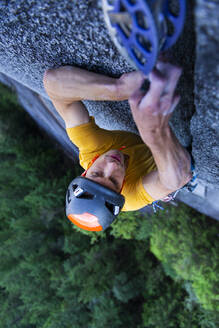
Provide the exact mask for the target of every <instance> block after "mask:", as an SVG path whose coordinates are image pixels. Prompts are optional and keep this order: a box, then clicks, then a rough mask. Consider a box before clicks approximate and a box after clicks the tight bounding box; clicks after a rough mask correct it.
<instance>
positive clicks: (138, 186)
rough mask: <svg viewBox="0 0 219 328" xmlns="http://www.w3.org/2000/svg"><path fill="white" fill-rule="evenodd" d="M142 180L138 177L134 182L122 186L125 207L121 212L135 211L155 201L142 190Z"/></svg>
mask: <svg viewBox="0 0 219 328" xmlns="http://www.w3.org/2000/svg"><path fill="white" fill-rule="evenodd" d="M142 179H143V177H142V176H140V177H139V178H138V179H137V180H136V181H133V182H128V183H126V184H125V185H124V189H123V190H122V194H123V196H124V197H125V205H124V206H123V208H122V211H124V212H125V211H137V210H139V209H141V208H143V207H145V206H147V205H149V204H151V203H153V202H154V201H155V200H154V199H153V198H152V197H151V196H150V195H149V194H148V193H147V192H146V190H145V189H144V186H143V181H142Z"/></svg>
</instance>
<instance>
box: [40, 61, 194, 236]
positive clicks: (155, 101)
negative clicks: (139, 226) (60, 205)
mask: <svg viewBox="0 0 219 328" xmlns="http://www.w3.org/2000/svg"><path fill="white" fill-rule="evenodd" d="M181 73H182V70H181V68H179V67H178V66H175V65H172V64H170V63H169V62H166V61H164V60H159V61H158V62H157V64H156V67H155V68H154V69H153V71H152V72H151V73H150V74H149V75H148V77H147V79H146V77H145V76H144V75H143V74H142V73H141V72H140V71H135V72H130V73H124V74H122V75H121V77H120V78H112V77H108V76H105V75H101V74H97V73H93V72H89V71H86V70H85V69H81V68H78V67H75V66H68V65H67V66H61V67H59V68H55V69H47V70H46V71H45V73H44V77H43V83H44V87H45V90H46V92H47V94H48V96H49V97H50V99H51V101H52V103H53V105H54V106H55V108H56V110H57V111H58V113H59V114H60V115H61V117H62V118H63V120H64V122H65V125H66V131H67V134H68V136H69V138H70V140H71V141H72V142H73V143H74V144H75V145H76V146H77V147H78V148H79V159H80V165H81V166H82V167H83V168H84V169H85V171H84V172H83V173H82V175H81V177H77V178H76V179H74V180H73V181H72V183H71V184H70V187H69V188H68V192H67V197H66V198H67V207H68V211H67V216H68V218H69V219H70V220H71V221H72V222H73V223H74V224H76V225H77V226H79V227H81V228H83V229H86V230H95V231H98V230H102V229H105V228H107V227H108V226H109V224H111V223H112V222H113V220H114V219H115V217H116V216H117V215H118V214H119V213H120V211H133V210H137V209H140V208H142V207H144V206H146V205H148V204H151V203H153V202H154V201H156V200H165V199H166V198H168V195H170V194H171V193H173V192H174V191H176V190H179V189H180V188H182V187H183V186H184V185H186V184H187V183H188V182H189V181H190V180H191V178H192V173H191V158H190V155H189V153H188V152H187V150H186V149H184V148H183V147H182V146H181V145H180V143H179V142H178V140H177V138H176V136H175V135H174V133H173V131H172V129H171V127H170V125H169V119H170V117H171V114H172V112H173V111H174V109H175V108H176V106H177V104H178V103H179V100H180V96H179V95H177V94H176V86H177V83H178V80H179V78H180V76H181ZM146 80H147V81H148V84H149V85H148V90H146V89H145V87H144V85H145V82H146ZM82 100H96V101H98V100H99V101H100V100H108V101H122V100H128V102H129V105H130V108H131V112H132V116H133V119H134V122H135V123H136V126H137V128H138V131H139V134H140V136H139V135H137V134H134V133H130V132H127V131H117V130H114V131H109V130H105V129H102V128H100V127H99V126H98V125H97V124H96V123H95V118H94V117H93V116H90V115H89V113H88V110H87V109H86V107H85V106H84V104H83V103H82Z"/></svg>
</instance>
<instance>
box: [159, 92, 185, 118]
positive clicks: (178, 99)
mask: <svg viewBox="0 0 219 328" xmlns="http://www.w3.org/2000/svg"><path fill="white" fill-rule="evenodd" d="M180 99H181V97H180V96H179V95H175V96H174V98H173V103H172V106H171V107H170V108H169V109H167V110H166V111H165V112H164V113H163V115H164V116H166V115H170V114H171V113H172V112H173V111H174V109H175V108H176V106H177V105H178V103H179V102H180Z"/></svg>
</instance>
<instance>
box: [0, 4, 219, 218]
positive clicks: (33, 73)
mask: <svg viewBox="0 0 219 328" xmlns="http://www.w3.org/2000/svg"><path fill="white" fill-rule="evenodd" d="M187 3H188V8H187V19H186V24H185V28H184V31H183V34H182V35H181V37H180V38H179V40H178V42H177V43H176V45H175V46H174V47H173V48H172V49H171V51H170V52H169V55H170V57H171V58H172V61H173V62H176V63H178V64H180V65H181V66H182V67H183V76H182V78H181V80H180V83H179V86H178V91H179V93H180V94H181V102H180V104H179V105H178V107H177V108H176V110H175V111H174V113H173V116H172V118H171V126H172V128H173V130H174V132H175V134H176V136H177V138H178V139H179V141H180V142H181V144H182V145H183V146H192V154H193V156H194V159H195V164H196V168H197V173H198V174H199V180H200V182H201V184H202V186H204V187H203V188H204V189H202V191H200V193H201V194H199V196H200V197H202V198H205V197H206V195H207V191H208V194H209V195H210V194H211V193H212V190H214V191H215V192H216V189H217V188H219V183H218V180H219V168H218V162H219V161H218V159H219V150H218V144H219V142H218V133H219V127H218V111H217V108H218V101H219V100H218V85H217V83H218V75H219V66H218V52H219V49H218V38H219V36H218V34H217V30H218V18H219V17H218V15H219V14H218V12H219V5H218V2H217V1H213V0H212V1H204V0H196V1H187ZM61 65H75V66H78V67H81V68H85V69H87V70H90V71H94V72H96V73H101V74H106V75H109V76H112V77H119V76H120V75H121V74H122V73H124V72H130V71H133V68H132V67H131V66H130V65H129V63H128V62H127V61H126V60H125V59H124V58H123V57H122V56H121V55H120V54H119V52H118V51H117V49H116V47H115V46H114V44H113V42H112V41H111V39H110V36H109V33H108V31H107V28H106V25H105V22H104V17H103V12H102V6H101V1H100V0H77V1H76V0H74V1H69V0H62V1H52V0H13V1H6V0H1V1H0V73H2V74H0V80H1V81H2V82H3V83H6V84H10V82H9V80H11V84H12V85H14V88H15V89H16V90H17V92H18V93H19V94H20V101H21V103H22V104H23V106H24V108H25V109H26V110H28V111H29V113H30V114H31V115H32V117H33V118H34V119H35V120H37V121H38V123H39V124H40V125H41V126H42V127H43V128H44V129H46V130H49V134H51V135H53V136H54V138H56V139H57V140H58V141H59V142H60V143H61V144H62V147H63V148H65V149H66V150H67V151H66V153H67V154H68V156H70V155H69V154H70V153H71V150H72V154H75V155H74V156H78V153H77V150H75V147H74V145H72V144H71V143H70V144H69V141H68V138H67V135H66V133H65V129H64V122H63V121H62V119H61V118H60V117H59V115H57V113H56V111H55V109H54V107H53V105H52V104H51V102H50V100H49V98H48V96H47V94H46V93H45V90H44V88H43V83H42V77H43V74H44V71H45V70H46V69H47V68H55V67H59V66H61ZM6 80H7V81H6ZM4 81H6V82H4ZM18 84H20V85H22V86H23V89H22V88H21V87H18ZM21 89H22V90H23V91H21ZM25 90H29V91H30V93H28V92H26V93H25ZM31 93H32V94H34V97H32V96H31ZM28 94H29V95H30V96H28ZM28 99H29V101H28ZM33 99H37V100H36V101H38V100H39V99H40V100H41V105H42V103H43V104H44V109H45V111H46V112H47V114H45V115H44V114H42V113H43V109H42V107H40V106H38V105H36V104H35V103H34V100H33ZM33 103H34V105H33ZM84 103H85V105H86V106H87V108H88V110H89V112H90V115H94V116H95V119H96V122H97V124H99V125H100V126H101V127H103V128H105V129H109V130H110V129H112V130H113V129H120V130H126V131H132V132H136V133H138V131H137V129H136V126H135V124H134V121H133V119H132V115H131V112H130V108H129V105H128V102H127V101H123V102H107V101H105V102H95V101H84ZM48 113H50V114H49V115H48ZM43 115H44V116H47V119H45V120H44V123H42V117H44V116H43ZM57 122H58V123H57ZM57 124H58V125H57ZM51 126H52V127H53V128H52V127H51ZM58 126H59V129H58ZM57 129H58V130H57ZM57 131H59V132H57ZM206 188H207V189H206ZM203 190H204V191H203ZM209 190H210V191H209ZM215 192H214V197H215ZM218 192H219V191H218ZM182 197H183V196H182ZM187 198H188V197H187ZM191 206H192V204H191ZM212 206H213V205H212ZM218 213H219V209H218ZM218 216H219V215H218Z"/></svg>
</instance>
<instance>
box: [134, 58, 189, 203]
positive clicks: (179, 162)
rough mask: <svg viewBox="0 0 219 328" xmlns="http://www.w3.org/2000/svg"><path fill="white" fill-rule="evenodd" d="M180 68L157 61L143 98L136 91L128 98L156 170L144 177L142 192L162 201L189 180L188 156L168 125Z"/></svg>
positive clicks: (142, 93)
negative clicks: (143, 190)
mask: <svg viewBox="0 0 219 328" xmlns="http://www.w3.org/2000/svg"><path fill="white" fill-rule="evenodd" d="M181 71H182V70H181V69H180V68H179V67H176V66H174V65H171V64H170V63H167V62H164V61H159V62H158V63H157V65H156V68H155V69H154V70H153V71H152V72H151V73H150V74H149V77H148V79H149V81H150V88H149V90H148V92H147V93H146V95H145V92H143V91H142V90H141V89H138V90H137V91H135V92H134V93H133V95H132V96H131V97H130V98H129V104H130V107H131V110H132V115H133V118H134V121H135V123H136V125H137V127H138V130H139V133H140V135H141V138H142V140H143V141H144V143H145V144H146V145H147V146H148V147H149V148H150V150H151V152H152V155H153V158H154V160H155V163H156V165H157V171H153V172H150V173H149V174H147V175H146V176H144V177H143V186H144V188H145V190H146V191H147V192H148V193H149V195H151V196H152V198H154V199H161V198H163V197H164V196H166V195H168V194H169V193H170V192H173V191H175V190H177V189H179V188H181V187H182V186H184V185H185V184H186V183H187V182H188V181H189V180H190V179H191V171H190V165H191V164H190V155H189V153H188V152H187V151H186V149H184V148H183V147H182V146H181V145H180V143H179V141H178V140H177V138H176V137H175V135H174V133H173V132H172V130H171V128H170V126H169V119H170V116H171V114H172V112H173V111H174V109H175V107H176V105H177V104H178V102H179V99H180V97H179V96H178V95H176V93H175V89H176V86H177V83H178V80H179V78H180V75H181Z"/></svg>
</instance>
